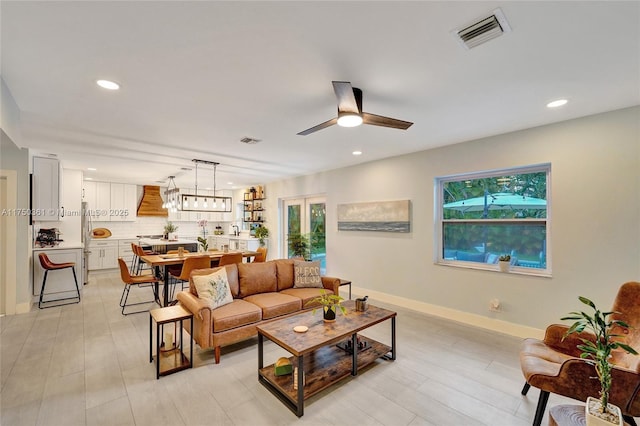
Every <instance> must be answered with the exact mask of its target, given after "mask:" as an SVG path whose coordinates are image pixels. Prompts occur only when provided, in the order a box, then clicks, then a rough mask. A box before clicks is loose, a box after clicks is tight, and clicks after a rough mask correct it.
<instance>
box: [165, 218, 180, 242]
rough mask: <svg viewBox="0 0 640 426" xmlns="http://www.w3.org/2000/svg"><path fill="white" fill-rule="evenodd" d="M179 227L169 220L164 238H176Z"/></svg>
mask: <svg viewBox="0 0 640 426" xmlns="http://www.w3.org/2000/svg"><path fill="white" fill-rule="evenodd" d="M177 230H178V227H177V226H176V225H174V224H173V223H172V222H167V224H166V225H165V226H164V238H165V240H176V239H177V238H176V231H177Z"/></svg>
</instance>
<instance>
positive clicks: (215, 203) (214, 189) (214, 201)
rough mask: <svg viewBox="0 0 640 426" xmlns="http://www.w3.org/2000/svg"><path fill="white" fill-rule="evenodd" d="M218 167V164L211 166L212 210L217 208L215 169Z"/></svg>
mask: <svg viewBox="0 0 640 426" xmlns="http://www.w3.org/2000/svg"><path fill="white" fill-rule="evenodd" d="M217 167H218V163H216V164H214V165H213V208H214V209H215V208H216V207H218V205H217V204H218V203H217V202H216V169H217Z"/></svg>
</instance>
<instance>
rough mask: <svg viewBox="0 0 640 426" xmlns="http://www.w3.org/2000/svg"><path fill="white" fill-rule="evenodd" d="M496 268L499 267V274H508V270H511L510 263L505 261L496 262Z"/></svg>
mask: <svg viewBox="0 0 640 426" xmlns="http://www.w3.org/2000/svg"><path fill="white" fill-rule="evenodd" d="M498 266H499V267H500V271H501V272H509V269H511V262H509V261H507V260H500V261H498Z"/></svg>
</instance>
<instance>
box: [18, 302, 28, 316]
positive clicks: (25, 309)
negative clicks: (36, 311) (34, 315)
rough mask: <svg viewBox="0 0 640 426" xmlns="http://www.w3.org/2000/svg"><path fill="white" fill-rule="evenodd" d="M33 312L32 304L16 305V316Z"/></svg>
mask: <svg viewBox="0 0 640 426" xmlns="http://www.w3.org/2000/svg"><path fill="white" fill-rule="evenodd" d="M30 311H31V303H18V304H17V305H16V314H26V313H27V312H30Z"/></svg>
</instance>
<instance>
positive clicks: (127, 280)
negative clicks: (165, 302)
mask: <svg viewBox="0 0 640 426" xmlns="http://www.w3.org/2000/svg"><path fill="white" fill-rule="evenodd" d="M118 265H119V266H120V278H121V279H122V282H123V283H124V288H123V289H122V296H120V307H122V315H130V314H139V313H141V312H147V311H148V309H145V310H141V311H134V312H128V313H125V312H124V310H125V308H126V307H127V306H135V305H143V304H149V303H153V302H156V303H158V304H159V305H160V306H162V304H161V303H160V300H159V298H158V279H157V278H156V277H154V276H153V275H131V273H130V272H129V268H127V264H126V262H125V261H124V260H123V259H122V258H121V257H119V258H118ZM134 285H137V286H138V288H143V287H148V286H149V285H150V286H151V288H152V290H153V300H149V301H144V302H137V303H129V304H127V300H128V299H129V291H130V290H131V286H134Z"/></svg>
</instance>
